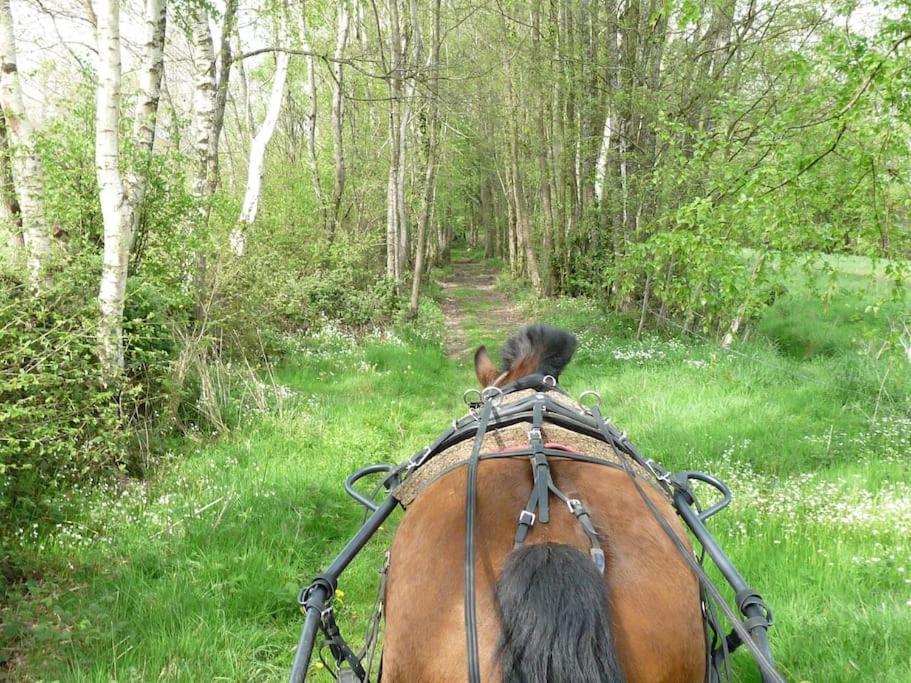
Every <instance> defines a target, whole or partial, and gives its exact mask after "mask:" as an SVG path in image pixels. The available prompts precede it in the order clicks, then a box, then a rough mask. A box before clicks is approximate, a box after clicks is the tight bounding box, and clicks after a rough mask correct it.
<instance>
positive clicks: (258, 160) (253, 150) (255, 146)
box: [231, 52, 290, 256]
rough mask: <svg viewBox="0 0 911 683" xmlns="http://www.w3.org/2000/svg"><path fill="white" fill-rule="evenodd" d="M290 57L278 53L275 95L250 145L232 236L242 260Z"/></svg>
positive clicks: (260, 187) (254, 218) (280, 105)
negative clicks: (240, 202)
mask: <svg viewBox="0 0 911 683" xmlns="http://www.w3.org/2000/svg"><path fill="white" fill-rule="evenodd" d="M289 60H290V56H289V55H288V53H287V52H279V53H278V58H277V59H276V64H275V74H274V75H273V77H272V91H271V92H270V94H269V104H268V106H267V107H266V117H265V118H264V119H263V124H262V126H260V129H259V132H258V133H257V134H256V136H255V137H254V138H253V140H252V142H251V144H250V161H249V163H248V164H247V189H246V191H245V192H244V203H243V206H242V208H241V210H240V218H239V219H238V226H237V227H236V228H235V229H234V231H233V232H232V233H231V247H232V249H233V250H234V253H235V254H237V255H238V256H242V255H243V253H244V250H245V249H246V229H247V227H249V226H250V225H251V224H252V223H253V221H254V220H256V212H257V210H258V209H259V195H260V191H261V190H262V183H263V170H264V169H263V167H264V164H265V160H266V147H267V146H268V144H269V140H271V139H272V134H273V133H274V132H275V125H276V124H277V123H278V115H279V113H280V112H281V108H282V100H283V99H284V97H285V82H286V81H287V77H288V62H289Z"/></svg>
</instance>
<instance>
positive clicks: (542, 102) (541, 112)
mask: <svg viewBox="0 0 911 683" xmlns="http://www.w3.org/2000/svg"><path fill="white" fill-rule="evenodd" d="M533 21H534V26H533V28H532V30H533V34H532V37H533V41H532V45H533V50H534V52H533V61H534V62H535V63H537V64H540V63H541V36H540V31H541V12H540V9H537V10H536V11H535V14H534V19H533ZM547 87H548V86H547V83H546V82H545V81H544V80H539V82H538V89H539V93H538V98H537V99H538V105H537V107H536V111H535V128H536V131H537V136H538V139H537V142H536V147H535V152H536V156H537V158H538V173H539V174H540V176H541V202H542V210H543V211H544V245H543V252H542V259H541V260H542V266H541V270H542V273H543V283H542V287H543V290H544V293H545V294H549V293H550V292H551V290H552V265H551V256H552V253H553V242H554V238H553V235H554V211H553V206H552V203H551V195H550V177H551V169H550V164H549V163H548V162H549V158H548V154H547V149H548V146H549V143H548V141H547V140H548V136H547V131H546V129H545V127H544V119H545V114H546V111H545V109H546V107H547V104H546V103H547V100H548V97H547V94H546V93H545V90H546V89H547Z"/></svg>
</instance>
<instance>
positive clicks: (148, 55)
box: [125, 0, 168, 241]
mask: <svg viewBox="0 0 911 683" xmlns="http://www.w3.org/2000/svg"><path fill="white" fill-rule="evenodd" d="M167 16H168V9H167V0H146V3H145V27H144V29H145V38H144V44H143V55H142V64H141V65H140V68H139V79H138V81H139V83H138V85H139V92H138V93H137V97H136V112H135V114H134V118H133V141H134V144H135V145H136V149H137V151H138V152H139V158H140V164H141V166H140V167H138V168H135V167H134V168H132V169H130V170H129V171H128V172H127V174H126V183H125V185H126V192H127V207H128V211H129V213H130V241H132V239H133V236H134V235H135V234H136V231H137V230H138V228H139V222H140V217H141V215H142V204H143V201H144V200H145V193H146V188H147V187H148V184H149V168H150V166H149V162H150V160H151V157H152V149H153V147H154V145H155V131H156V127H157V122H158V101H159V99H160V98H161V78H162V75H163V74H164V44H165V30H166V26H167Z"/></svg>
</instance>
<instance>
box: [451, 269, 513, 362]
mask: <svg viewBox="0 0 911 683" xmlns="http://www.w3.org/2000/svg"><path fill="white" fill-rule="evenodd" d="M496 280H497V271H496V270H495V269H493V268H491V267H490V266H488V265H486V264H483V263H478V262H477V261H468V260H464V259H455V260H453V262H452V270H451V272H450V273H449V274H447V275H445V276H444V277H443V278H442V279H441V280H440V285H441V286H442V287H443V305H442V308H443V315H444V316H445V318H446V333H445V335H444V340H445V345H446V353H447V355H449V357H450V358H465V357H466V356H468V355H469V353H470V352H471V351H473V350H474V347H475V345H476V344H477V339H476V338H481V339H483V338H489V337H492V336H493V337H500V336H501V335H503V334H505V333H507V332H512V331H513V328H515V327H518V326H519V325H521V324H522V316H521V314H520V313H519V310H518V307H517V306H516V305H515V303H513V302H512V301H510V300H509V298H508V297H507V295H505V294H504V293H503V292H501V291H500V290H498V289H497V288H496ZM473 337H474V338H475V339H473Z"/></svg>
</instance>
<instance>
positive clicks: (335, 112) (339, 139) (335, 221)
mask: <svg viewBox="0 0 911 683" xmlns="http://www.w3.org/2000/svg"><path fill="white" fill-rule="evenodd" d="M350 23H351V20H350V12H349V9H348V0H338V20H337V30H336V35H335V54H334V57H335V59H334V61H333V62H332V142H333V148H334V150H335V183H334V185H333V187H332V207H331V215H330V217H329V221H330V222H329V241H330V242H332V241H333V240H334V239H335V235H336V233H337V232H338V230H339V220H340V212H341V206H342V193H343V192H344V190H345V150H344V147H343V143H344V137H343V136H342V126H343V122H344V112H345V109H344V106H345V99H344V91H343V90H342V84H343V78H344V70H343V69H342V62H341V59H342V57H343V56H344V54H345V46H346V45H347V44H348V32H349V25H350Z"/></svg>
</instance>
